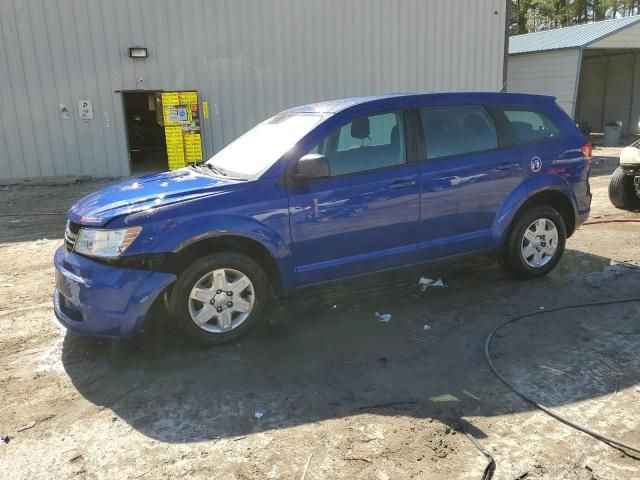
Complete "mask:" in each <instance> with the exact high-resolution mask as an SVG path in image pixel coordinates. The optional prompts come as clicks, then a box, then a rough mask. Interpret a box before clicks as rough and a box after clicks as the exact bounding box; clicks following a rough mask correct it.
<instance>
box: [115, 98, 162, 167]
mask: <svg viewBox="0 0 640 480" xmlns="http://www.w3.org/2000/svg"><path fill="white" fill-rule="evenodd" d="M122 98H123V101H124V114H125V119H126V128H127V141H128V145H129V158H130V160H131V173H132V174H134V175H135V174H140V173H145V172H158V171H165V170H167V169H168V162H167V142H166V138H165V131H164V128H163V126H162V124H161V120H159V119H161V118H162V113H161V112H160V115H158V112H157V110H158V108H161V107H159V105H158V102H157V100H156V99H157V96H156V92H148V91H145V92H122Z"/></svg>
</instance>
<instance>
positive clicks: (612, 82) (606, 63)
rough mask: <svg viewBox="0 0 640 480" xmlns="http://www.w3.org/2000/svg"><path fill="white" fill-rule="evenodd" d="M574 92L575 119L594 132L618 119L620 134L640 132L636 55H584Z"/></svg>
mask: <svg viewBox="0 0 640 480" xmlns="http://www.w3.org/2000/svg"><path fill="white" fill-rule="evenodd" d="M578 92H579V93H578V110H577V115H576V118H577V119H578V120H580V121H583V122H588V123H589V124H590V125H591V128H592V130H593V131H594V132H602V131H603V123H606V122H615V121H617V120H622V124H623V133H624V134H628V133H639V132H640V129H639V128H638V121H639V120H640V118H639V117H640V53H636V52H629V53H615V54H613V55H607V54H606V51H602V52H600V53H596V54H595V55H594V56H589V57H587V56H585V58H583V60H582V72H581V76H580V88H579V91H578Z"/></svg>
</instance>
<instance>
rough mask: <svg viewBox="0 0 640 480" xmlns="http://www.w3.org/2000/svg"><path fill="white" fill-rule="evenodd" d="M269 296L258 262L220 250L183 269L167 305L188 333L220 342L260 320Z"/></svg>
mask: <svg viewBox="0 0 640 480" xmlns="http://www.w3.org/2000/svg"><path fill="white" fill-rule="evenodd" d="M221 271H222V272H223V273H222V274H221V273H220V272H221ZM214 272H215V273H214ZM214 277H215V280H214ZM245 277H246V279H248V283H247V282H246V281H245V280H244V279H243V278H245ZM240 279H243V280H242V282H238V281H239V280H240ZM223 282H224V283H223ZM245 285H246V286H245ZM229 292H231V295H229ZM196 297H197V299H196ZM269 297H270V288H269V281H268V278H267V275H266V273H265V272H264V270H263V269H262V268H261V267H260V265H258V263H256V262H255V261H254V260H252V259H251V258H249V257H247V256H245V255H241V254H239V253H235V252H221V253H215V254H212V255H208V256H206V257H202V258H199V259H198V260H196V261H195V262H193V263H192V264H191V265H190V266H189V267H187V269H186V270H185V271H184V272H182V274H181V275H180V276H179V277H178V280H177V281H176V283H175V286H174V288H173V292H172V294H171V300H170V306H171V311H172V312H173V314H174V316H175V318H176V320H177V321H178V323H179V325H180V326H181V327H182V328H183V329H184V330H185V332H186V333H187V334H188V335H190V336H191V337H192V338H194V339H196V340H198V341H200V342H201V343H204V344H208V345H222V344H225V343H230V342H233V341H235V340H237V339H238V338H240V337H241V336H243V335H244V334H245V333H247V332H248V331H249V330H250V329H251V328H253V327H254V326H255V325H256V324H257V323H258V322H259V319H260V315H261V313H262V312H263V311H264V307H265V306H266V304H267V303H268V301H269ZM237 299H241V300H237ZM212 302H213V303H212ZM234 302H235V303H234ZM236 309H239V310H236ZM210 316H212V317H211V318H210V319H209V320H207V318H208V317H210ZM198 317H200V318H199V321H198V322H197V321H196V319H198ZM204 320H207V321H206V322H204ZM203 322H204V323H203ZM198 323H200V325H199V324H198Z"/></svg>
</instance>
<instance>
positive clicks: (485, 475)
mask: <svg viewBox="0 0 640 480" xmlns="http://www.w3.org/2000/svg"><path fill="white" fill-rule="evenodd" d="M462 431H463V432H464V434H465V435H466V436H467V437H468V438H469V440H471V443H473V445H474V446H475V447H476V448H477V449H478V451H479V452H480V453H481V454H482V455H484V457H485V458H486V459H487V466H486V467H485V468H484V472H482V479H481V480H491V479H492V478H493V474H494V473H495V471H496V461H495V460H494V458H493V455H491V454H490V453H489V452H488V451H487V450H486V449H485V448H484V447H483V446H482V444H481V443H480V442H478V440H476V439H475V437H474V436H473V435H471V434H470V433H469V432H467V431H466V430H465V429H464V428H463V429H462Z"/></svg>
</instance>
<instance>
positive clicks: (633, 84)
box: [507, 16, 640, 134]
mask: <svg viewBox="0 0 640 480" xmlns="http://www.w3.org/2000/svg"><path fill="white" fill-rule="evenodd" d="M507 91H509V92H525V93H540V94H544V95H553V96H555V97H557V101H558V103H559V104H560V105H561V106H562V107H563V108H564V109H565V110H566V111H567V113H569V115H571V116H572V117H573V118H575V120H576V121H577V122H586V123H588V124H589V125H590V126H591V129H592V130H593V131H594V132H602V131H603V126H604V124H605V123H608V122H615V121H618V120H620V121H622V122H623V133H625V134H629V133H632V134H635V133H638V132H639V128H638V120H639V117H640V16H635V17H626V18H619V19H613V20H605V21H602V22H595V23H590V24H586V25H579V26H574V27H567V28H559V29H556V30H548V31H544V32H538V33H528V34H525V35H518V36H515V37H511V38H510V40H509V63H508V77H507Z"/></svg>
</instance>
